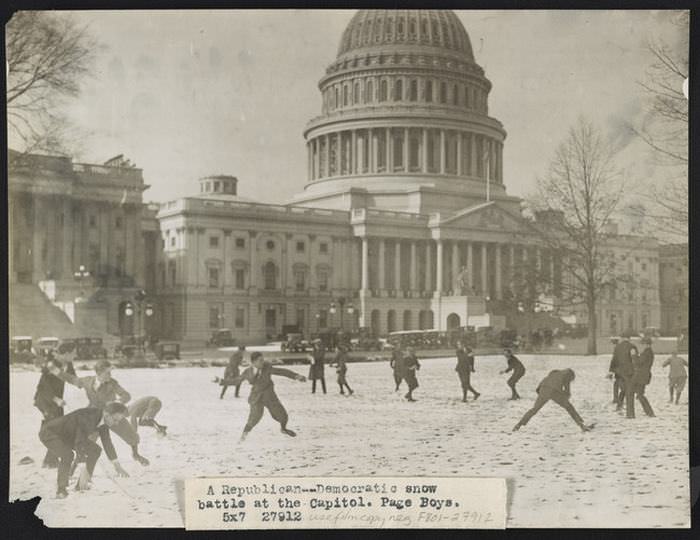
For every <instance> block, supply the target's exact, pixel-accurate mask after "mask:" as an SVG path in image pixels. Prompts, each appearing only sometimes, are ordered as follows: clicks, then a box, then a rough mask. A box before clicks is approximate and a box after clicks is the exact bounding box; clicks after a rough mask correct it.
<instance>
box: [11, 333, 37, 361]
mask: <svg viewBox="0 0 700 540" xmlns="http://www.w3.org/2000/svg"><path fill="white" fill-rule="evenodd" d="M35 358H36V353H35V351H34V348H33V347H32V337H31V336H15V337H13V338H12V339H11V340H10V362H21V363H31V362H33V361H34V359H35Z"/></svg>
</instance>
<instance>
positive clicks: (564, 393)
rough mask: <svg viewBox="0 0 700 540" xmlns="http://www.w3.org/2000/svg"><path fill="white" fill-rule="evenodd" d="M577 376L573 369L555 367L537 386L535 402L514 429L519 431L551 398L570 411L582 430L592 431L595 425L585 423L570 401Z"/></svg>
mask: <svg viewBox="0 0 700 540" xmlns="http://www.w3.org/2000/svg"><path fill="white" fill-rule="evenodd" d="M575 378H576V374H575V373H574V370H573V369H555V370H553V371H550V372H549V374H548V375H547V376H546V377H545V378H544V379H542V382H541V383H540V384H539V386H538V387H537V399H536V400H535V404H534V405H533V406H532V408H531V409H530V410H529V411H527V412H526V413H525V415H524V416H523V417H522V418H521V419H520V421H519V422H518V423H517V424H515V427H514V428H513V431H518V430H519V429H520V428H521V427H522V426H524V425H526V424H527V423H528V422H529V421H530V420H531V419H532V417H533V416H535V415H536V414H537V412H538V411H539V410H540V409H541V408H542V407H544V406H545V404H546V403H547V402H548V401H549V400H550V399H551V400H552V401H554V403H556V404H557V405H559V406H560V407H562V408H563V409H564V410H566V412H568V413H569V416H571V418H573V420H574V422H576V425H577V426H578V427H580V428H581V431H590V430H591V429H592V428H593V426H592V425H588V426H587V425H585V424H584V423H583V419H582V418H581V416H580V415H579V414H578V412H576V409H575V408H574V406H573V405H572V404H571V402H570V401H569V400H570V399H571V382H572V381H573V380H574V379H575Z"/></svg>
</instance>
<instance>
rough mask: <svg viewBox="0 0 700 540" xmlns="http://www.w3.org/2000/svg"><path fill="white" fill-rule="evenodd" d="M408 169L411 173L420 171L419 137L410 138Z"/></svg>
mask: <svg viewBox="0 0 700 540" xmlns="http://www.w3.org/2000/svg"><path fill="white" fill-rule="evenodd" d="M408 167H409V168H410V169H411V171H418V170H420V141H419V140H418V138H417V137H411V138H410V143H409V153H408Z"/></svg>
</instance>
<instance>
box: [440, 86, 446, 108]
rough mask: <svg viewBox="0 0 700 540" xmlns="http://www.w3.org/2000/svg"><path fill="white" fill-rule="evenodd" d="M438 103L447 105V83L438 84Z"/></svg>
mask: <svg viewBox="0 0 700 540" xmlns="http://www.w3.org/2000/svg"><path fill="white" fill-rule="evenodd" d="M440 103H447V83H446V82H445V81H443V82H441V83H440Z"/></svg>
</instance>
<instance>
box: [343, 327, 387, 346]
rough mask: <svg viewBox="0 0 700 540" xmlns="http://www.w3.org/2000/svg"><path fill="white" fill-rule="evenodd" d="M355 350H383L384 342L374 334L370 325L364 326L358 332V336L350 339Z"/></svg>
mask: <svg viewBox="0 0 700 540" xmlns="http://www.w3.org/2000/svg"><path fill="white" fill-rule="evenodd" d="M350 343H351V344H352V348H353V350H356V351H381V350H382V343H381V341H379V338H378V337H377V336H375V335H373V333H372V330H371V329H370V328H369V327H368V326H362V327H360V328H359V330H358V332H357V337H356V338H353V339H351V340H350Z"/></svg>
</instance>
